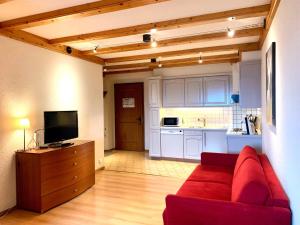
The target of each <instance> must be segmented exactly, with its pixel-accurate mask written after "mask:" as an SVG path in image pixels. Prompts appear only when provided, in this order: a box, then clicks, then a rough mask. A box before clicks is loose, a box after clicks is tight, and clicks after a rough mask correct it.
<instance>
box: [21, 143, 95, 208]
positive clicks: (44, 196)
mask: <svg viewBox="0 0 300 225" xmlns="http://www.w3.org/2000/svg"><path fill="white" fill-rule="evenodd" d="M16 177H17V207H18V208H21V209H26V210H31V211H35V212H39V213H42V212H45V211H47V210H49V209H51V208H53V207H55V206H57V205H59V204H62V203H64V202H66V201H68V200H70V199H72V198H74V197H76V196H78V195H79V194H81V193H82V192H84V191H86V190H87V189H88V188H90V187H92V186H93V185H94V184H95V143H94V141H77V142H75V144H74V145H72V146H69V147H65V148H55V149H53V148H48V149H39V150H30V151H26V152H17V153H16Z"/></svg>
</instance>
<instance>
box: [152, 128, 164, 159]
mask: <svg viewBox="0 0 300 225" xmlns="http://www.w3.org/2000/svg"><path fill="white" fill-rule="evenodd" d="M149 155H150V157H161V151H160V129H151V130H150V148H149Z"/></svg>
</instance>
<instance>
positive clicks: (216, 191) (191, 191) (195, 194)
mask: <svg viewBox="0 0 300 225" xmlns="http://www.w3.org/2000/svg"><path fill="white" fill-rule="evenodd" d="M177 195H179V196H182V197H192V198H202V199H216V200H224V201H230V195H231V187H230V186H229V185H227V184H221V183H214V182H197V181H186V182H185V183H184V184H183V185H182V186H181V188H180V189H179V190H178V192H177Z"/></svg>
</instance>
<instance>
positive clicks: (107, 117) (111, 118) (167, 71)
mask: <svg viewBox="0 0 300 225" xmlns="http://www.w3.org/2000/svg"><path fill="white" fill-rule="evenodd" d="M223 72H224V73H227V74H228V73H231V72H232V66H231V65H230V64H228V63H226V64H216V65H199V66H190V67H176V68H162V69H156V70H154V71H153V73H152V72H144V73H132V74H119V75H109V76H106V77H105V78H104V90H105V91H107V95H106V97H105V98H104V126H105V138H104V139H105V141H104V142H105V144H104V149H105V150H109V149H113V148H114V147H115V113H114V84H115V83H134V82H143V83H144V104H145V106H144V111H145V149H149V117H148V111H149V107H148V85H147V84H148V78H149V77H151V76H161V77H168V76H188V75H205V74H214V73H223Z"/></svg>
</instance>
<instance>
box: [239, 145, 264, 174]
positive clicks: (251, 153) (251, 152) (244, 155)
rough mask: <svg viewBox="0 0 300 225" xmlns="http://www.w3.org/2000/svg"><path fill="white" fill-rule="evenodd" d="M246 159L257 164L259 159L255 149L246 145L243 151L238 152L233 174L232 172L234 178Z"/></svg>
mask: <svg viewBox="0 0 300 225" xmlns="http://www.w3.org/2000/svg"><path fill="white" fill-rule="evenodd" d="M247 159H254V160H256V161H257V162H259V159H258V156H257V153H256V151H255V149H254V148H252V147H250V146H248V145H247V146H245V147H244V148H243V150H242V151H241V152H240V154H239V156H238V158H237V160H236V164H235V167H234V172H233V174H234V176H235V175H236V174H237V173H238V171H239V169H240V167H241V166H242V164H243V163H244V162H245V161H246V160H247Z"/></svg>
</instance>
